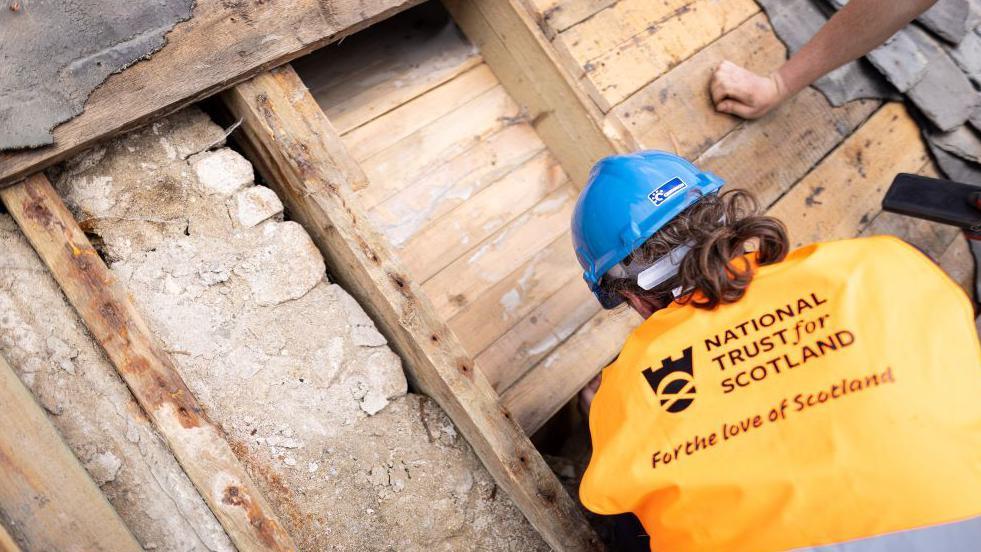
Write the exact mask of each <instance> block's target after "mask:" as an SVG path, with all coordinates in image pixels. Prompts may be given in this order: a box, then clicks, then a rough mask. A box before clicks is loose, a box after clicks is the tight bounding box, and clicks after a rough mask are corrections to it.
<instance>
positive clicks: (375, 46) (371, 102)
mask: <svg viewBox="0 0 981 552" xmlns="http://www.w3.org/2000/svg"><path fill="white" fill-rule="evenodd" d="M427 15H429V14H428V13H427V14H419V15H418V16H416V17H417V19H416V20H414V21H413V22H412V23H413V24H412V25H406V24H404V23H403V22H402V21H400V20H398V18H396V19H395V20H393V19H389V20H387V21H383V22H381V23H378V24H376V25H373V26H371V27H370V28H368V29H366V30H365V31H362V32H360V33H357V34H355V35H354V36H351V37H349V38H347V39H345V40H344V41H343V42H342V43H340V44H331V45H329V46H327V47H325V48H323V49H321V50H318V51H317V52H314V53H313V54H311V55H309V56H306V57H303V58H300V59H298V60H296V61H295V62H294V63H293V68H294V69H296V72H297V73H299V74H300V78H302V79H303V82H304V83H305V84H306V85H307V87H308V88H309V89H310V93H311V94H313V97H314V98H316V99H317V103H318V104H320V106H321V107H322V108H323V109H324V112H325V113H326V114H327V118H328V119H330V121H331V122H332V123H334V126H335V128H337V131H338V132H339V133H341V134H342V135H343V134H346V133H347V132H350V131H351V130H352V129H354V128H357V127H359V126H361V125H363V124H365V123H367V122H368V121H371V120H373V119H375V118H376V117H379V116H381V115H383V114H385V113H387V112H388V111H390V110H392V109H394V108H396V107H398V106H401V105H402V104H405V103H406V102H408V101H409V100H412V99H413V98H416V97H418V96H421V95H423V94H425V93H426V92H428V91H429V90H432V89H433V88H436V87H437V86H439V85H441V84H443V83H444V82H447V81H450V80H452V79H453V78H454V77H456V76H457V75H459V74H461V73H463V72H464V71H467V70H469V69H471V68H473V67H475V66H477V65H479V64H480V63H481V61H482V60H481V58H480V55H479V54H478V52H477V49H476V48H474V47H473V45H472V44H470V43H469V42H467V41H466V40H465V39H464V38H463V37H462V36H461V35H460V33H459V31H458V30H457V29H456V28H455V26H454V25H453V23H452V22H450V21H444V20H442V19H438V18H436V17H433V16H432V15H429V17H427Z"/></svg>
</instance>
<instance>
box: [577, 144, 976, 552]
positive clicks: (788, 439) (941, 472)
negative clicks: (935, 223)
mask: <svg viewBox="0 0 981 552" xmlns="http://www.w3.org/2000/svg"><path fill="white" fill-rule="evenodd" d="M721 186H722V182H721V180H720V179H719V178H718V177H716V176H715V175H712V174H711V173H706V172H701V171H699V170H698V169H697V168H695V167H694V166H693V165H692V164H691V163H689V162H688V161H686V160H684V159H681V158H679V157H677V156H674V155H671V154H667V153H663V152H641V153H637V154H632V155H625V156H615V157H610V158H606V159H603V160H601V161H600V162H599V163H597V165H596V166H595V167H594V169H593V171H592V173H591V174H590V180H589V183H588V184H587V186H586V187H585V189H584V190H583V192H582V194H581V196H580V198H579V201H578V203H577V205H576V209H575V213H574V215H573V221H572V229H573V241H574V244H575V247H576V254H577V256H578V258H579V262H580V264H581V265H582V266H583V270H584V278H585V280H586V282H587V283H588V285H589V286H590V288H591V289H592V290H593V292H594V293H595V294H596V297H597V299H599V301H600V303H601V304H602V305H603V306H604V307H605V308H613V307H615V306H617V305H618V304H620V303H624V302H626V303H628V304H629V305H630V306H631V307H633V308H634V309H636V310H637V311H638V312H640V313H641V314H642V315H643V316H644V317H645V318H646V320H645V321H644V322H643V323H642V324H641V325H640V326H639V327H638V328H637V329H636V330H634V332H633V333H632V334H631V335H630V337H629V338H628V339H627V342H626V343H625V344H624V346H623V349H622V351H621V352H620V354H619V356H618V357H617V359H616V361H614V363H613V364H611V365H610V366H609V367H607V368H606V369H605V370H604V371H603V373H602V378H601V383H600V384H599V389H598V391H596V392H595V398H593V399H592V402H591V405H590V409H589V427H590V434H591V437H592V443H593V453H592V458H591V460H590V463H589V467H588V468H587V470H586V473H585V475H584V476H583V480H582V484H581V487H580V498H581V500H582V503H583V504H584V505H585V506H586V507H587V508H588V509H590V510H591V511H593V512H596V513H598V514H607V515H612V514H622V513H627V512H630V513H633V514H635V515H636V516H637V518H639V520H640V522H641V524H642V525H643V528H644V529H645V530H646V532H647V534H648V535H649V538H650V540H649V542H650V545H649V546H650V549H652V550H668V551H673V550H680V551H695V550H698V551H703V550H726V551H742V550H745V551H753V552H759V551H768V550H791V549H808V548H813V547H824V546H829V545H833V548H832V549H833V550H844V551H853V550H854V551H863V552H864V551H867V550H889V551H896V550H899V551H907V550H917V551H920V550H922V551H931V552H933V551H956V550H964V551H968V550H971V551H977V550H981V346H979V343H978V335H977V330H976V327H975V320H974V313H973V312H972V306H971V304H970V302H969V299H968V298H967V296H966V294H965V293H964V292H963V290H961V289H960V288H959V287H958V286H957V285H956V284H955V283H954V282H953V281H952V280H951V279H950V278H949V277H948V276H947V275H946V274H944V272H943V271H942V270H941V269H940V268H938V267H937V266H936V265H935V264H934V263H933V262H932V261H931V260H929V259H928V258H927V257H925V256H924V255H922V254H921V253H920V252H919V251H917V250H916V249H914V248H913V247H911V246H909V245H907V244H906V243H904V242H902V241H901V240H898V239H896V238H893V237H886V236H879V237H871V238H861V239H852V240H844V241H837V242H829V243H818V244H813V245H809V246H806V247H802V248H800V249H797V250H796V251H793V252H790V253H789V254H788V241H787V237H786V231H785V229H784V227H783V225H782V223H780V222H779V221H777V220H775V219H773V218H770V217H765V216H758V215H757V214H756V206H755V202H754V201H753V199H752V197H751V196H750V195H749V194H747V193H745V192H742V191H733V192H726V193H720V187H721Z"/></svg>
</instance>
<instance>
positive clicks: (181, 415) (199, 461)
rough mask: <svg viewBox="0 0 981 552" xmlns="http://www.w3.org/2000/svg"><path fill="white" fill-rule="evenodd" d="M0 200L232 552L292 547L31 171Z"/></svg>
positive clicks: (122, 294) (116, 285) (54, 196)
mask: <svg viewBox="0 0 981 552" xmlns="http://www.w3.org/2000/svg"><path fill="white" fill-rule="evenodd" d="M0 200H2V201H3V203H4V205H5V206H6V208H7V211H9V212H10V214H11V215H12V216H13V218H14V220H16V221H17V224H18V226H20V229H21V231H22V232H23V233H24V236H25V237H26V238H27V239H28V241H29V242H30V243H31V246H33V247H34V250H35V251H37V253H38V256H39V257H40V258H41V260H42V261H44V264H45V265H46V266H47V267H48V270H49V271H50V272H51V275H52V276H54V279H55V280H56V281H57V282H58V285H59V286H60V287H61V290H62V291H63V292H64V294H65V297H66V298H67V299H68V301H69V302H70V303H71V304H72V306H73V307H75V310H76V311H77V312H78V314H79V316H80V317H81V318H82V320H83V321H85V325H86V327H87V328H88V330H89V332H90V333H91V334H92V337H93V338H95V340H96V341H98V343H99V345H101V346H102V349H103V350H104V351H105V353H106V356H107V357H108V358H109V360H110V361H111V362H112V363H113V365H114V366H115V368H116V371H117V372H119V375H120V376H121V377H122V378H123V380H124V381H125V382H126V384H127V385H128V386H129V388H130V391H132V393H133V396H134V397H135V398H136V400H137V401H138V402H139V403H140V406H141V407H143V410H144V411H145V412H146V414H147V416H148V417H149V418H150V420H152V421H153V423H154V425H155V426H156V428H157V430H158V431H159V432H160V434H161V436H162V437H163V438H164V440H165V441H166V442H167V444H168V446H169V447H170V449H171V451H172V452H173V453H174V456H175V457H176V458H177V461H178V462H180V465H181V467H182V468H183V469H184V471H185V472H186V473H187V476H188V478H189V479H190V480H191V481H192V482H193V483H194V486H195V487H197V489H198V492H199V493H200V494H201V496H202V497H203V498H204V500H205V502H207V503H208V506H209V507H210V508H211V511H212V512H214V514H215V517H216V518H217V519H218V521H219V522H220V523H221V525H222V527H224V528H225V531H226V532H227V533H228V536H229V538H231V540H232V542H233V543H235V546H236V547H237V548H238V549H239V550H240V551H251V550H277V551H278V550H296V545H295V544H293V541H292V539H291V538H290V536H289V535H288V534H287V533H286V531H285V529H284V528H283V527H284V526H283V524H282V523H281V522H280V521H279V519H277V516H276V513H275V512H274V511H273V509H272V508H271V507H270V506H269V503H268V502H266V499H265V498H264V497H263V496H262V494H261V493H260V492H259V489H258V487H256V485H255V483H253V481H252V479H251V478H250V477H249V475H248V473H246V471H245V468H244V467H243V466H242V464H240V463H239V460H238V458H237V457H236V456H235V453H234V452H232V449H231V447H230V446H229V445H228V442H227V441H225V438H224V435H223V434H222V431H221V430H220V429H219V428H218V427H217V426H216V425H215V424H214V423H212V422H211V421H210V420H209V419H208V418H207V416H206V415H205V413H204V412H203V410H202V409H201V406H200V405H199V404H198V402H197V399H196V398H195V397H194V395H193V394H192V393H191V390H190V389H189V388H188V387H187V385H186V384H185V383H184V380H183V379H181V376H180V374H178V372H177V369H176V368H175V366H174V363H173V361H172V360H171V358H170V356H169V355H168V354H167V352H165V351H164V350H163V348H162V347H161V346H160V345H159V343H158V342H157V341H156V339H155V337H154V336H153V334H152V333H151V332H150V329H149V328H148V326H147V324H146V322H145V320H144V319H143V316H142V315H141V314H140V313H139V312H138V311H137V309H136V306H135V305H134V304H133V301H132V300H131V299H130V297H129V294H128V292H127V291H126V289H125V288H124V287H123V285H122V284H121V283H120V282H119V281H118V280H117V279H116V277H115V276H114V275H113V273H112V272H111V271H110V270H109V267H107V266H106V265H105V263H104V262H103V261H102V259H101V258H100V257H99V254H98V253H97V252H96V250H95V248H94V247H92V244H91V243H89V241H88V238H86V236H85V233H84V232H83V231H82V229H81V228H80V227H79V226H78V223H77V222H76V221H75V219H74V218H73V217H72V215H71V213H70V212H69V211H68V208H67V207H65V204H64V203H63V202H62V201H61V198H60V197H58V193H57V192H56V191H55V190H54V188H53V187H52V186H51V183H50V182H48V179H47V178H46V177H45V176H44V175H43V174H42V173H37V174H34V175H32V176H31V177H29V178H27V179H26V180H24V181H23V182H20V183H18V184H16V185H14V186H11V187H8V188H5V189H2V190H0Z"/></svg>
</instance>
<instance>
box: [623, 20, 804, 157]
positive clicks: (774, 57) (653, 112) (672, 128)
mask: <svg viewBox="0 0 981 552" xmlns="http://www.w3.org/2000/svg"><path fill="white" fill-rule="evenodd" d="M785 57H786V48H784V46H783V44H782V43H781V42H780V40H779V39H777V37H776V35H775V34H773V30H772V29H771V27H770V23H769V22H768V21H767V19H766V15H764V14H762V13H760V14H757V15H754V16H753V17H751V18H749V19H748V20H746V21H745V22H744V23H742V24H741V25H739V26H738V27H736V28H735V29H733V30H732V32H729V33H727V34H726V35H725V36H723V37H722V38H720V39H719V40H717V41H715V42H713V43H712V44H711V45H709V46H707V47H706V48H705V49H703V50H702V51H700V52H698V53H697V54H695V55H693V56H691V57H690V58H688V59H687V60H685V61H684V62H683V63H681V64H679V65H678V66H677V67H675V68H673V69H672V70H671V71H669V72H667V73H666V74H664V75H663V76H662V77H661V78H658V79H657V80H655V81H654V82H651V83H650V84H648V85H647V86H645V87H643V88H642V89H641V90H640V91H639V92H637V93H636V94H634V95H633V96H631V97H630V98H629V99H627V100H626V101H624V102H623V103H622V104H620V105H618V106H617V107H616V108H614V109H613V110H612V111H611V112H610V115H611V116H612V117H613V118H615V119H617V120H618V122H619V123H620V124H621V125H622V126H623V127H624V128H625V129H626V130H627V132H629V133H630V134H631V135H632V136H633V137H634V139H635V140H636V142H637V146H638V147H639V148H643V149H659V150H665V151H673V152H675V153H677V154H678V155H681V156H683V157H687V158H689V159H693V158H695V157H697V156H698V155H700V154H701V153H702V152H703V151H705V150H706V149H708V147H709V146H711V145H712V144H714V143H715V142H716V141H718V140H719V139H721V138H722V137H723V136H725V135H726V134H728V133H729V132H730V131H732V129H734V128H736V126H738V125H739V123H740V122H741V121H742V120H741V119H739V118H738V117H734V116H732V115H727V114H724V113H719V112H717V111H716V110H715V107H714V106H713V104H712V98H711V96H710V95H709V87H708V82H709V79H710V78H711V76H712V71H713V70H714V69H715V67H716V66H718V64H719V62H720V61H721V60H723V59H728V60H730V61H732V62H734V63H738V64H740V65H742V66H744V67H747V68H749V69H750V70H753V71H759V72H768V71H771V70H772V69H774V68H776V67H779V66H780V64H781V63H783V61H784V59H785Z"/></svg>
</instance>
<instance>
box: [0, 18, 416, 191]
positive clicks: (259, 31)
mask: <svg viewBox="0 0 981 552" xmlns="http://www.w3.org/2000/svg"><path fill="white" fill-rule="evenodd" d="M420 1H421V0H331V1H330V2H325V1H323V0H277V1H276V2H262V1H258V2H228V1H227V0H198V1H197V3H196V5H195V8H194V12H193V14H192V17H191V19H190V20H188V21H185V22H183V23H179V24H178V25H177V26H176V27H174V29H173V30H172V31H171V32H170V33H168V34H167V44H166V45H165V46H164V47H163V48H161V49H160V50H159V51H158V52H156V53H155V54H153V56H152V57H150V59H147V60H144V61H141V62H139V63H136V64H134V65H132V66H130V67H129V68H127V69H126V70H124V71H122V72H120V73H118V74H116V75H112V76H110V77H109V78H108V79H107V80H106V81H105V82H104V83H103V84H102V85H100V86H99V88H97V89H96V90H95V92H93V93H92V95H91V96H90V97H89V99H88V101H87V102H86V104H85V111H84V112H83V113H82V114H81V115H79V116H78V117H76V118H74V119H72V120H70V121H68V122H66V123H64V124H62V125H60V126H58V127H57V128H56V129H55V132H54V140H55V143H54V145H51V146H47V147H42V148H38V149H34V150H23V151H15V152H9V153H0V187H3V186H4V185H7V184H10V183H12V182H14V181H16V180H17V179H19V178H23V177H24V176H27V175H28V174H30V173H32V172H35V171H37V170H39V169H42V168H44V167H47V166H49V165H51V164H53V163H57V162H58V161H60V160H62V159H65V158H67V157H68V156H70V155H72V154H74V153H77V152H79V151H81V150H82V149H84V148H86V147H88V146H90V145H92V144H94V143H95V142H97V141H99V140H102V139H105V138H108V137H109V136H112V135H114V134H118V133H120V132H123V131H126V130H130V129H133V128H136V127H137V126H139V125H141V124H143V123H145V122H147V121H149V120H151V119H153V118H154V117H159V116H162V115H165V114H167V113H171V112H174V111H176V110H178V109H180V108H181V107H183V106H186V105H188V104H190V103H192V102H195V101H197V100H200V99H203V98H205V97H207V96H210V95H212V94H214V93H215V92H218V91H220V90H222V89H225V88H228V87H229V86H232V85H234V84H235V83H237V82H241V81H243V80H245V79H247V78H248V77H250V76H252V75H254V74H256V73H258V72H259V71H262V70H265V69H268V68H270V67H275V66H276V65H279V64H282V63H285V62H287V61H289V60H291V59H293V58H296V57H299V56H302V55H304V54H306V53H308V52H312V51H313V50H316V49H317V48H320V47H322V46H324V45H326V44H328V43H330V42H333V41H337V40H340V39H342V38H344V37H345V36H347V35H349V34H351V33H353V32H356V31H358V30H360V29H363V28H365V27H367V26H368V25H370V24H372V23H373V22H375V21H378V20H381V19H384V18H386V17H389V16H391V15H392V14H394V13H397V12H398V11H400V10H403V9H405V8H407V7H410V6H413V5H415V4H418V3H419V2H420ZM22 4H24V5H23V6H22V7H21V13H23V14H24V16H25V17H26V16H29V15H30V9H31V8H30V3H23V2H22Z"/></svg>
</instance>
